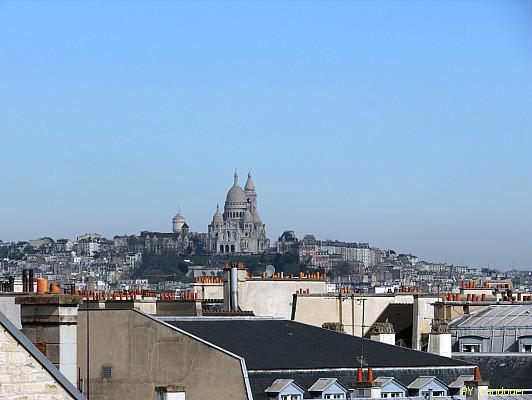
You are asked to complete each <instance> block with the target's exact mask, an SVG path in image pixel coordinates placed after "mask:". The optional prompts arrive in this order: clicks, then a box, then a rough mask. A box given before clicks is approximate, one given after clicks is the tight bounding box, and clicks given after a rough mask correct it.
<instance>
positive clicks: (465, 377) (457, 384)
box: [448, 375, 475, 389]
mask: <svg viewBox="0 0 532 400" xmlns="http://www.w3.org/2000/svg"><path fill="white" fill-rule="evenodd" d="M473 379H475V377H474V376H473V375H460V376H459V377H458V378H456V380H455V381H454V382H451V383H449V385H448V386H449V387H450V388H452V389H460V388H461V387H464V386H465V382H466V381H472V380H473Z"/></svg>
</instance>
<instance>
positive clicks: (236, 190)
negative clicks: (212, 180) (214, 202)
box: [225, 184, 246, 203]
mask: <svg viewBox="0 0 532 400" xmlns="http://www.w3.org/2000/svg"><path fill="white" fill-rule="evenodd" d="M225 201H226V202H228V203H245V202H246V194H245V193H244V189H242V188H241V187H240V186H238V185H237V184H234V185H233V186H232V187H231V189H229V191H228V192H227V197H226V198H225Z"/></svg>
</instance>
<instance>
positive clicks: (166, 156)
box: [0, 1, 532, 268]
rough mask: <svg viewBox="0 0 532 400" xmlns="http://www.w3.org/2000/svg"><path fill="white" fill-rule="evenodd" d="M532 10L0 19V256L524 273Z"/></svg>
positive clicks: (482, 7)
mask: <svg viewBox="0 0 532 400" xmlns="http://www.w3.org/2000/svg"><path fill="white" fill-rule="evenodd" d="M531 27H532V3H531V2H527V1H482V2H481V1H472V2H467V1H440V2H438V1H432V2H417V1H405V2H400V1H393V2H392V1H387V2H379V1H367V2H363V1H352V2H347V1H343V2H318V1H314V2H304V1H287V2H259V1H254V2H221V1H218V2H207V1H201V2H179V1H175V2H172V1H145V2H142V1H131V2H120V1H112V2H96V1H90V2H89V1H87V2H82V1H76V2H66V1H58V2H52V1H49V2H39V1H34V2H24V1H3V2H1V3H0V148H1V152H0V154H1V156H0V168H1V174H2V175H1V176H2V185H1V187H2V190H1V197H0V198H1V203H0V204H1V206H0V239H2V240H4V241H6V240H22V239H30V238H36V237H40V236H44V235H50V236H52V237H56V238H57V237H75V236H77V235H79V234H81V233H84V232H101V233H104V234H106V235H109V236H112V235H114V234H123V233H135V232H139V231H140V230H143V229H152V230H168V229H170V220H171V217H172V216H173V214H175V212H176V211H177V208H178V206H181V210H182V213H183V214H184V215H185V217H186V218H187V221H188V223H189V225H190V226H191V228H192V229H193V230H195V231H205V230H206V228H207V224H208V223H209V221H210V219H211V218H212V214H213V213H214V210H215V207H216V204H217V203H220V205H222V204H223V201H224V199H225V194H226V192H227V190H228V188H229V187H230V185H231V183H232V174H233V171H234V170H235V168H237V169H238V170H239V171H240V174H241V177H242V180H243V179H244V178H245V175H246V173H247V171H248V169H251V170H252V173H253V176H254V180H255V184H256V187H257V191H258V196H259V197H258V202H259V203H258V204H259V212H260V214H261V216H262V218H263V220H264V221H265V223H266V224H267V230H268V234H269V237H270V238H271V239H272V240H275V239H276V238H277V237H278V236H279V234H280V233H281V232H282V231H283V230H285V229H294V230H295V231H296V234H297V235H298V236H303V234H305V233H313V234H315V235H316V236H317V237H320V238H323V239H325V238H331V239H340V240H349V241H359V242H370V243H371V244H373V245H376V246H379V247H382V248H394V249H396V250H398V251H405V252H412V253H415V254H417V255H419V256H420V257H422V258H425V259H429V260H433V261H447V262H449V263H455V264H471V265H479V266H486V265H490V266H496V267H500V268H509V267H521V268H532V261H531V260H532V246H531V238H532V211H531V205H532V156H531V154H532V28H531Z"/></svg>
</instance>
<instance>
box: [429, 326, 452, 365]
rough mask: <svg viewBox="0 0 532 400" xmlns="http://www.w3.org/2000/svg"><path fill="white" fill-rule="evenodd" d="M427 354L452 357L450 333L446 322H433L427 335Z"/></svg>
mask: <svg viewBox="0 0 532 400" xmlns="http://www.w3.org/2000/svg"><path fill="white" fill-rule="evenodd" d="M428 352H429V353H433V354H437V355H439V356H443V357H451V356H452V345H451V333H450V332H449V325H447V322H445V321H441V320H434V322H433V323H432V329H431V332H430V333H429V346H428Z"/></svg>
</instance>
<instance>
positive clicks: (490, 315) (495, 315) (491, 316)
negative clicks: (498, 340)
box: [449, 304, 532, 329]
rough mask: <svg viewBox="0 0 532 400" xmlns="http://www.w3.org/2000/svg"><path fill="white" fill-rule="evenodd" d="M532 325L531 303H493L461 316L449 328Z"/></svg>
mask: <svg viewBox="0 0 532 400" xmlns="http://www.w3.org/2000/svg"><path fill="white" fill-rule="evenodd" d="M531 326H532V304H494V305H491V306H487V307H485V308H482V309H480V310H479V311H476V312H473V313H471V314H470V315H467V316H464V317H461V318H459V319H457V320H455V321H453V322H451V324H450V325H449V327H450V328H459V329H463V328H470V329H475V328H483V329H485V328H508V327H523V328H529V327H531Z"/></svg>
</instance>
